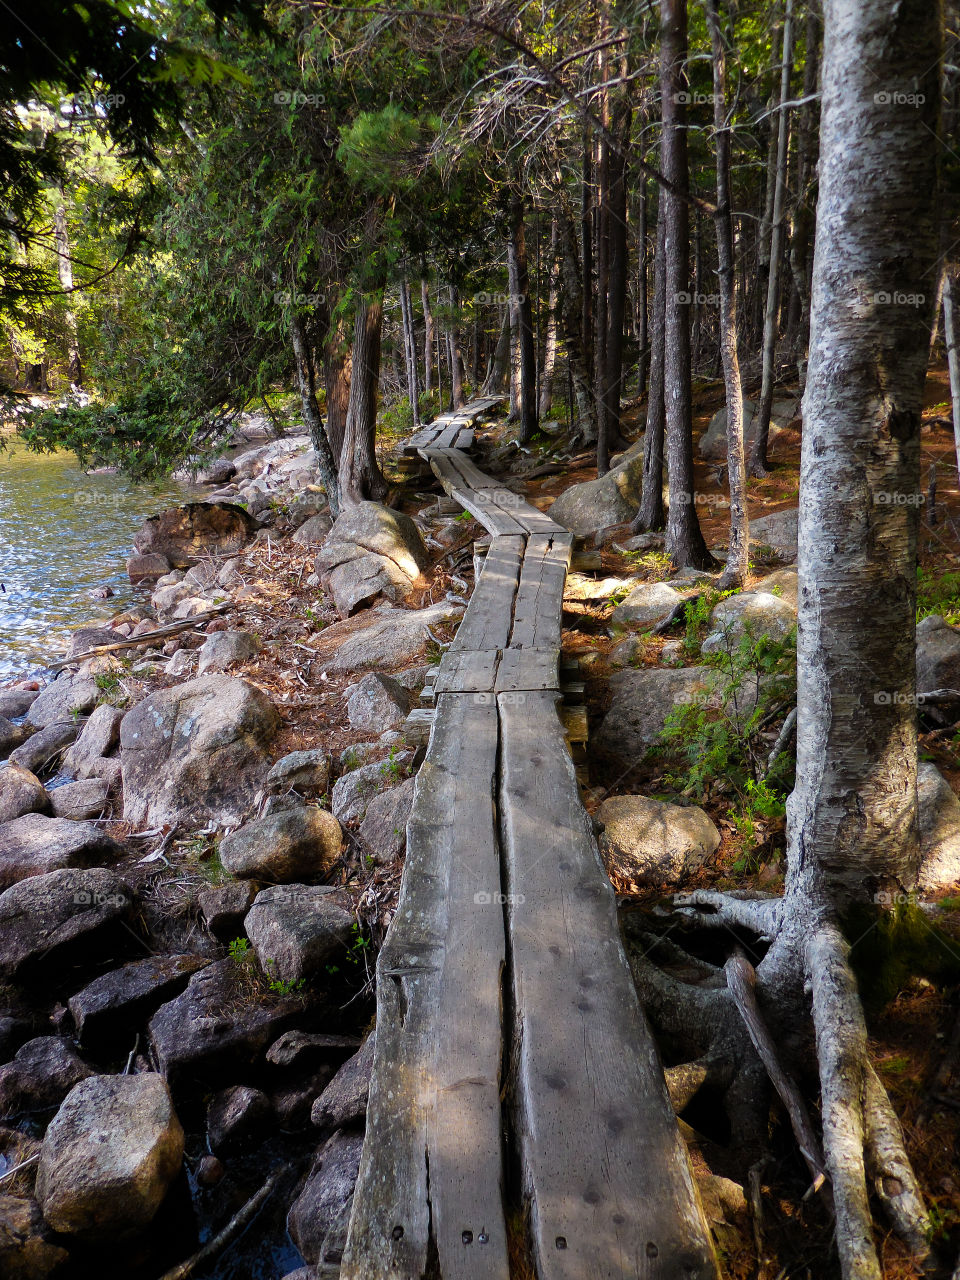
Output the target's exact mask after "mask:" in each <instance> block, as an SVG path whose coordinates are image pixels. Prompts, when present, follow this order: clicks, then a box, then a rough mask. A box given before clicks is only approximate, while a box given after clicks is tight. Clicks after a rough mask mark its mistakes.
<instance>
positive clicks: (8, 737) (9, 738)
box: [0, 716, 30, 760]
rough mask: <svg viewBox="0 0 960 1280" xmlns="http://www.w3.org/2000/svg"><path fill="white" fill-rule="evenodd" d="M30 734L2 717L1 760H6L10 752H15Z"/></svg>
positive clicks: (0, 717)
mask: <svg viewBox="0 0 960 1280" xmlns="http://www.w3.org/2000/svg"><path fill="white" fill-rule="evenodd" d="M29 734H30V730H29V729H25V728H24V727H23V726H22V725H18V724H14V723H13V721H12V720H7V719H6V717H4V716H0V760H6V758H7V756H9V754H10V752H11V751H15V750H16V749H17V747H19V746H20V744H21V743H22V742H23V741H24V740H25V739H26V738H27V737H29Z"/></svg>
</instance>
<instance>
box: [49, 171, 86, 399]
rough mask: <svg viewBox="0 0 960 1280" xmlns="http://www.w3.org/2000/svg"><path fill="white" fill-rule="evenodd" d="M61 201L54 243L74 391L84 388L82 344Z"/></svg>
mask: <svg viewBox="0 0 960 1280" xmlns="http://www.w3.org/2000/svg"><path fill="white" fill-rule="evenodd" d="M60 195H61V199H60V200H59V201H58V202H57V208H56V212H55V213H54V218H53V234H54V242H55V244H56V247H57V276H58V278H59V280H60V288H61V289H62V290H63V292H64V297H65V307H64V312H63V327H64V332H65V336H66V339H67V378H68V380H69V382H70V386H71V387H72V388H73V390H74V391H79V390H80V388H81V387H82V386H83V364H82V362H81V359H80V342H79V339H78V336H77V315H76V312H75V311H74V309H73V263H72V261H71V259H70V233H69V230H68V228H67V209H66V205H65V204H64V203H63V199H62V196H63V189H62V188H61V191H60Z"/></svg>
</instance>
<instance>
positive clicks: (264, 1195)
mask: <svg viewBox="0 0 960 1280" xmlns="http://www.w3.org/2000/svg"><path fill="white" fill-rule="evenodd" d="M283 1173H284V1169H283V1167H282V1166H281V1167H280V1168H279V1169H275V1170H274V1172H273V1173H271V1175H270V1177H269V1178H268V1179H267V1180H266V1182H265V1183H264V1184H263V1186H262V1187H261V1188H260V1190H259V1191H256V1192H254V1194H253V1195H252V1196H251V1197H250V1199H249V1200H248V1201H247V1202H246V1204H245V1205H243V1207H242V1208H240V1209H238V1210H237V1212H236V1213H235V1214H234V1215H233V1217H232V1218H231V1219H230V1221H229V1222H228V1223H227V1225H226V1226H225V1227H224V1228H223V1230H222V1231H218V1232H217V1234H216V1235H215V1236H214V1237H213V1239H212V1240H208V1241H207V1243H206V1244H205V1245H204V1246H203V1248H202V1249H198V1250H197V1252H196V1253H195V1254H193V1255H192V1256H191V1257H189V1258H187V1260H186V1261H185V1262H181V1263H179V1264H178V1265H177V1266H175V1267H174V1268H173V1269H172V1270H171V1271H167V1272H164V1274H163V1275H162V1276H161V1277H160V1280H187V1276H189V1275H192V1274H193V1272H194V1271H196V1269H197V1267H199V1266H200V1264H201V1263H202V1262H206V1261H207V1259H208V1258H212V1257H214V1256H215V1255H216V1254H218V1253H220V1251H221V1250H222V1249H224V1248H225V1247H226V1246H227V1245H228V1244H229V1243H230V1241H231V1240H232V1239H233V1238H234V1236H236V1235H238V1234H239V1233H240V1232H241V1231H242V1230H243V1228H244V1227H245V1226H246V1225H247V1223H248V1222H249V1221H250V1219H251V1218H252V1217H253V1216H254V1214H255V1213H256V1212H257V1210H258V1209H259V1208H260V1206H261V1205H262V1204H263V1203H264V1201H265V1200H267V1199H268V1197H269V1196H270V1194H271V1193H272V1192H273V1191H274V1189H275V1188H276V1185H277V1183H278V1182H279V1181H280V1179H281V1177H282V1176H283Z"/></svg>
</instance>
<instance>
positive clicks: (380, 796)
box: [348, 775, 417, 866]
mask: <svg viewBox="0 0 960 1280" xmlns="http://www.w3.org/2000/svg"><path fill="white" fill-rule="evenodd" d="M348 776H349V775H348ZM416 786H417V780H416V778H407V779H406V781H405V782H401V784H400V786H399V787H390V788H388V789H387V790H386V791H381V792H378V793H377V794H376V795H374V796H373V797H372V798H371V799H370V800H369V801H368V802H367V808H366V816H365V817H364V819H363V822H361V824H360V829H359V831H358V833H357V834H358V835H359V836H360V839H361V841H362V842H363V850H364V853H365V854H366V855H367V856H368V857H371V858H372V859H373V860H374V862H376V863H379V864H380V865H381V866H384V865H386V864H387V863H390V862H393V861H394V860H395V859H396V858H399V857H401V856H402V854H403V853H404V852H405V851H406V848H407V821H408V819H409V817H410V811H411V809H412V808H413V797H414V792H415V791H416Z"/></svg>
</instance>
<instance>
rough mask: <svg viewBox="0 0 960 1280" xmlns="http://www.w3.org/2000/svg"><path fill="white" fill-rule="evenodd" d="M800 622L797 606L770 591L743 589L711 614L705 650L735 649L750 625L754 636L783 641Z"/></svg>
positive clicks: (721, 603)
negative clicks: (798, 621) (798, 620)
mask: <svg viewBox="0 0 960 1280" xmlns="http://www.w3.org/2000/svg"><path fill="white" fill-rule="evenodd" d="M796 625H797V610H796V606H795V605H792V604H790V602H789V601H788V600H784V599H782V598H781V597H780V596H774V595H771V594H770V593H769V592H766V591H743V592H741V593H740V594H739V595H735V596H728V597H727V599H726V600H721V601H720V603H719V604H718V605H716V607H715V608H714V610H713V612H712V613H711V614H710V634H709V635H708V636H707V637H706V639H705V640H704V642H703V644H702V645H701V646H700V647H701V651H702V652H703V653H719V652H721V651H724V650H726V649H731V650H732V649H735V648H736V647H737V645H738V644H739V643H740V641H741V639H742V638H743V637H744V636H745V635H746V633H747V629H748V628H749V629H750V631H751V632H752V634H753V637H754V639H759V637H760V636H769V637H770V638H771V639H773V640H783V639H784V638H785V637H786V636H787V635H788V634H789V633H790V632H791V631H792V630H793V628H794V627H795V626H796Z"/></svg>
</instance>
